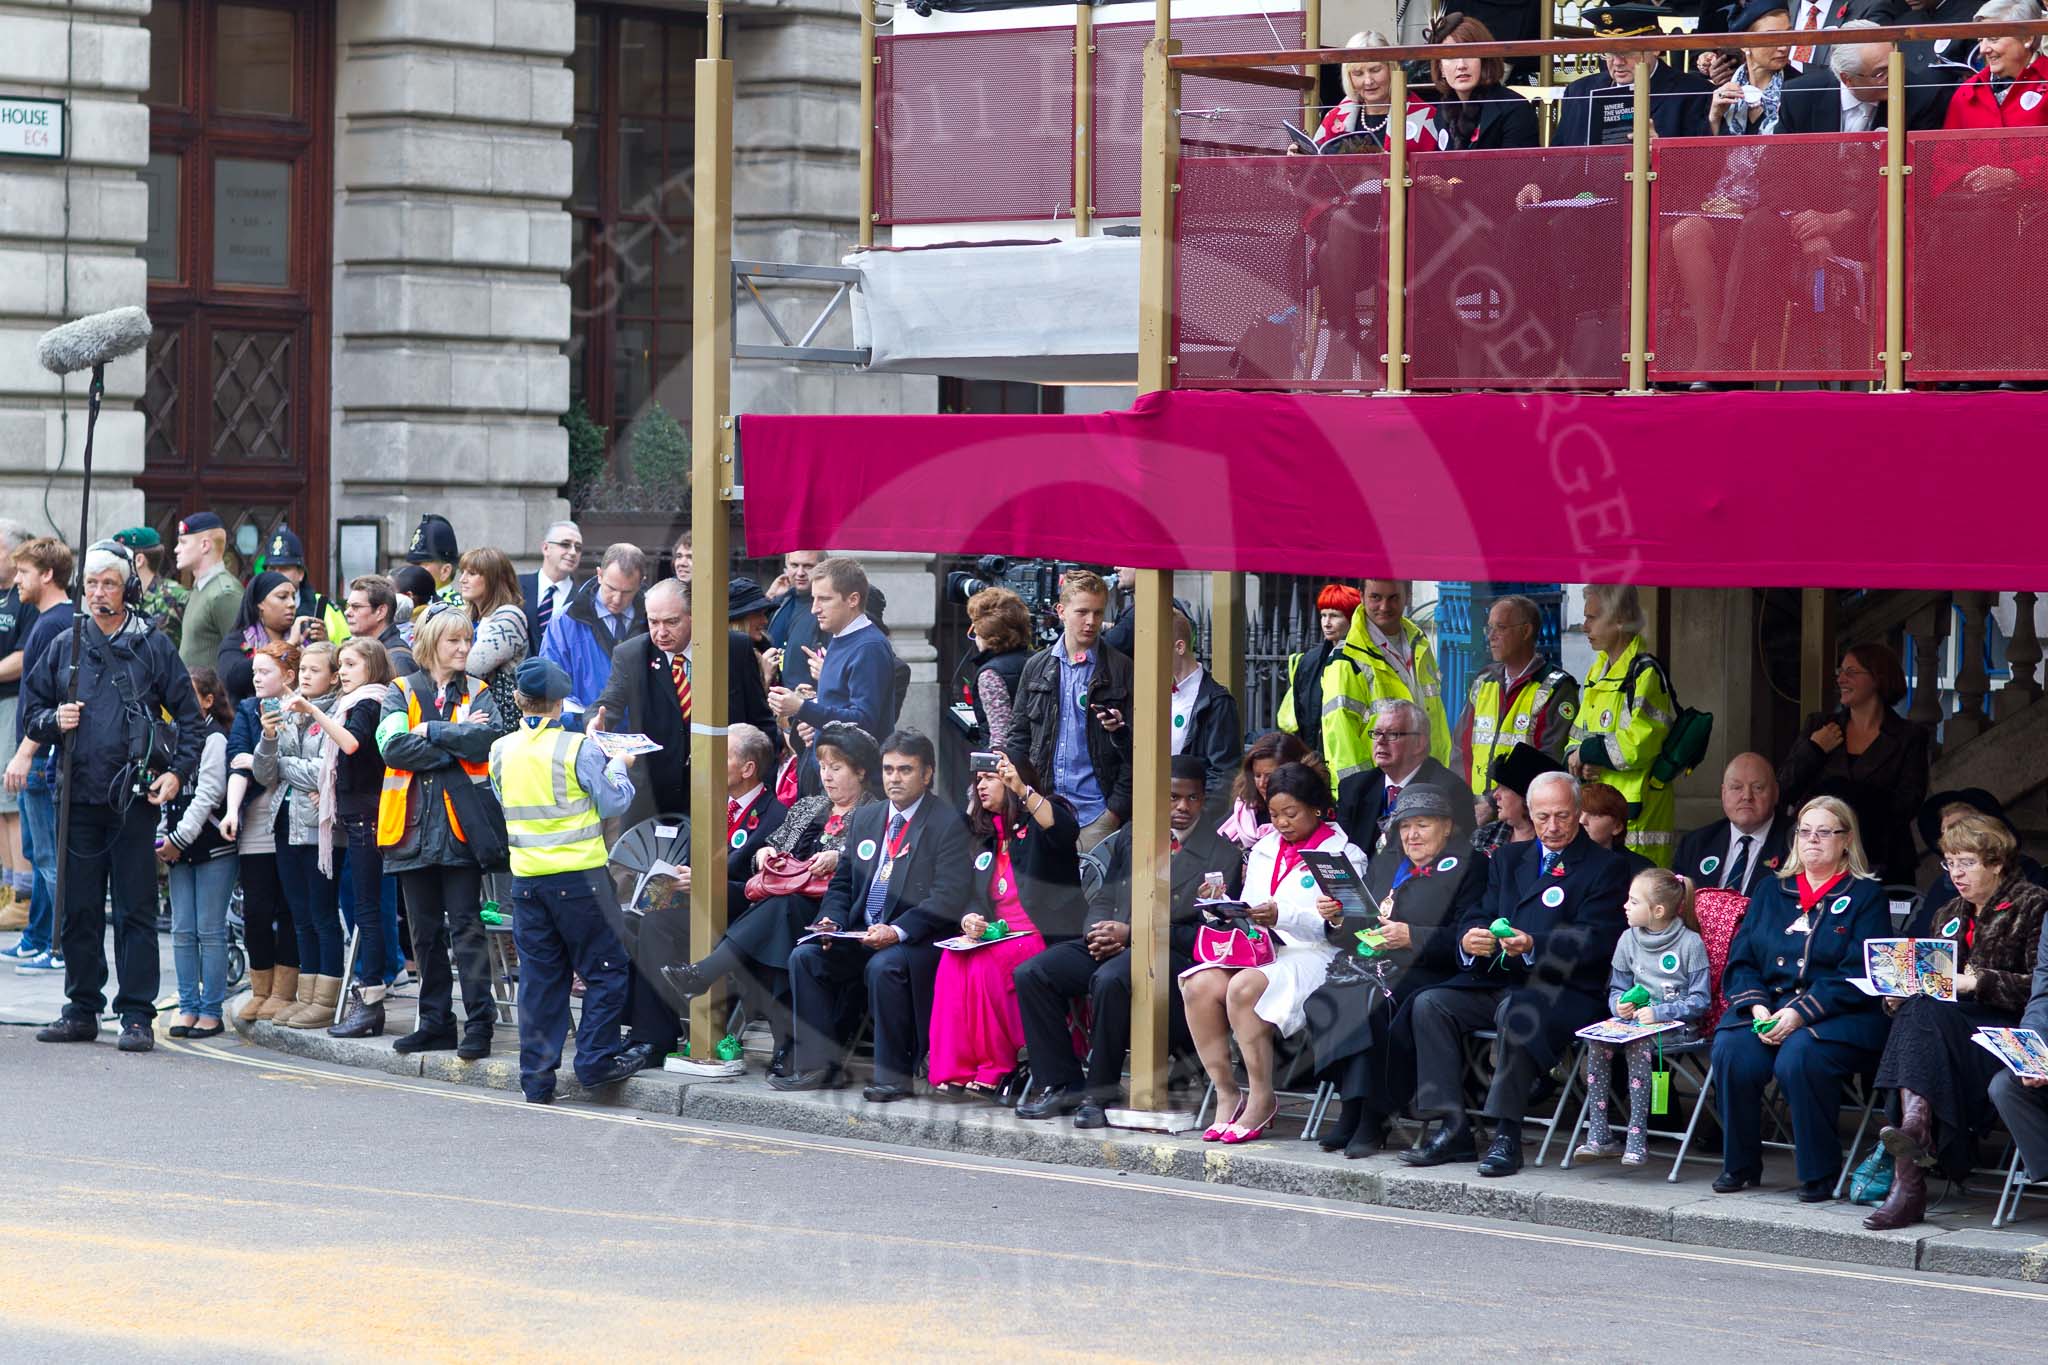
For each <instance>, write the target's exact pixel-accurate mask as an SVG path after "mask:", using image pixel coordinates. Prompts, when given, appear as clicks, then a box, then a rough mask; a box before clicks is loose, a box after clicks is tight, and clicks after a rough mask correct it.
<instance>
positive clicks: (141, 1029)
mask: <svg viewBox="0 0 2048 1365" xmlns="http://www.w3.org/2000/svg"><path fill="white" fill-rule="evenodd" d="M84 583H85V611H84V617H85V619H84V621H82V622H74V624H73V625H72V627H71V629H69V630H67V631H65V632H64V633H63V634H62V635H59V636H58V637H57V638H56V639H55V640H54V641H52V642H51V644H50V647H49V648H48V649H46V650H44V651H43V653H42V655H41V656H40V657H39V658H38V659H37V660H36V663H35V667H34V668H33V669H32V670H31V671H30V672H29V675H28V677H27V678H26V679H24V681H23V683H22V696H21V703H22V705H21V709H22V713H23V715H24V716H25V717H26V720H25V722H24V732H25V733H26V735H27V737H28V738H30V739H33V740H35V741H36V742H37V743H38V744H41V745H44V746H50V745H55V746H57V748H58V750H59V754H58V765H59V771H60V772H62V771H63V767H64V764H65V763H66V762H68V763H69V765H70V786H69V788H68V789H67V797H66V799H68V803H69V807H70V822H69V823H70V828H69V830H68V832H67V837H66V838H65V839H64V840H62V842H63V844H64V848H63V850H62V853H63V858H64V863H63V867H62V877H63V888H64V889H63V901H62V904H60V905H59V906H58V907H57V909H58V913H59V931H58V944H59V947H60V949H61V950H62V952H63V955H64V992H65V994H66V995H67V996H68V997H69V1002H68V1003H67V1004H66V1005H65V1006H64V1013H63V1015H62V1016H61V1017H60V1018H58V1019H57V1020H56V1021H55V1022H54V1023H52V1024H50V1025H49V1026H48V1027H46V1028H44V1029H43V1030H42V1031H41V1032H39V1033H37V1034H36V1040H37V1041H38V1042H44V1043H84V1042H91V1041H93V1040H94V1039H95V1038H97V1037H98V1036H99V1031H100V1026H99V1015H100V1011H101V1009H102V1008H104V1007H105V1005H106V996H105V994H104V988H105V986H106V984H107V954H106V932H107V913H106V905H107V891H108V887H109V884H110V883H111V885H112V889H113V900H114V955H115V959H116V964H117V967H118V971H119V975H120V989H119V991H118V992H117V993H116V994H115V996H114V1010H115V1012H116V1013H117V1014H119V1015H120V1017H121V1038H120V1048H121V1051H123V1052H147V1051H149V1050H150V1049H151V1048H152V1047H154V1046H155V1042H154V1040H153V1038H152V1036H151V1033H150V1021H151V1020H152V1019H154V1018H155V1017H156V1005H155V1001H156V996H157V987H158V984H159V975H160V973H159V961H158V954H157V940H156V854H155V849H154V848H153V847H152V837H153V835H154V834H155V832H156V822H157V813H158V811H157V808H158V807H160V806H162V805H163V804H164V803H165V802H166V801H170V800H172V799H173V798H175V797H176V796H177V794H178V792H179V790H180V789H181V788H183V787H184V786H186V785H187V784H189V783H190V782H191V781H192V774H193V771H194V769H196V768H197V767H198V766H199V750H200V741H201V734H200V716H199V702H198V699H197V698H196V697H194V696H193V693H192V679H191V676H190V675H189V674H188V673H187V672H186V670H185V664H184V662H183V661H182V660H181V659H179V657H178V651H177V649H176V648H175V647H174V646H173V645H172V644H171V641H170V637H168V636H166V635H165V634H163V632H161V631H158V630H153V629H151V627H150V623H149V621H148V620H147V618H145V617H143V616H142V615H140V614H139V613H138V612H136V610H135V606H136V604H137V603H138V602H140V600H141V598H142V580H141V578H139V577H138V576H137V575H136V572H135V558H134V555H133V554H132V553H131V552H130V551H129V549H128V548H127V547H126V546H125V545H122V544H120V543H118V542H116V541H111V540H103V541H101V542H99V543H98V544H96V545H94V546H93V547H92V548H91V549H89V550H87V551H86V553H85V574H84ZM74 661H75V664H76V668H77V673H76V675H75V677H74V675H73V673H72V668H73V666H74ZM166 716H168V717H169V725H168V727H166V726H165V725H164V724H163V719H164V717H166ZM67 748H68V749H69V750H70V752H69V753H68V754H66V753H64V752H62V751H63V750H65V749H67ZM58 821H59V824H60V826H61V825H62V824H63V822H64V810H63V809H62V807H61V806H60V808H59V810H58Z"/></svg>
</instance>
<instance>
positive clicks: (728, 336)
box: [689, 0, 735, 1061]
mask: <svg viewBox="0 0 2048 1365" xmlns="http://www.w3.org/2000/svg"><path fill="white" fill-rule="evenodd" d="M723 11H724V4H723V3H722V0H711V9H710V16H709V28H708V32H707V35H706V41H705V49H704V50H705V52H706V54H707V55H706V56H705V57H704V58H703V59H702V60H701V61H699V62H698V63H697V111H696V112H697V152H696V155H697V163H696V166H695V168H694V171H693V177H694V181H695V187H694V188H695V194H696V200H697V203H696V212H695V217H694V221H693V223H692V231H693V233H694V236H695V240H694V241H693V242H692V243H691V248H692V252H693V259H692V262H691V265H692V277H691V295H692V308H693V314H692V317H691V320H690V437H691V441H690V444H691V463H690V529H691V532H692V534H693V535H694V537H695V541H696V548H697V563H698V564H699V565H701V566H702V570H701V571H700V572H699V573H697V574H695V575H693V576H692V577H691V580H690V620H691V627H692V629H691V638H692V640H693V641H694V644H693V646H692V648H691V651H690V657H691V670H690V721H691V724H690V741H689V742H690V870H691V874H692V875H691V878H690V960H691V961H692V962H701V961H703V959H704V957H705V956H706V955H707V954H708V953H710V951H711V950H712V948H714V947H716V946H717V944H718V941H719V939H721V938H723V937H725V855H726V843H725V795H726V793H725V726H726V696H727V684H728V678H727V673H728V671H729V670H728V669H727V666H726V665H727V660H728V657H729V656H728V654H727V651H726V648H725V632H726V624H725V622H726V605H727V595H726V570H727V568H728V566H729V565H730V563H731V548H732V547H731V541H732V533H731V523H730V521H729V520H728V518H727V513H726V507H727V503H728V502H729V500H730V498H731V497H732V494H733V491H734V478H733V475H734V465H733V453H734V449H735V444H734V439H733V433H734V426H733V418H732V401H731V395H732V63H731V62H729V61H727V60H726V59H725V50H724V49H725V44H724V28H725V24H724V18H725V16H724V12H723ZM722 995H723V993H722V992H717V991H714V992H712V993H711V994H709V995H700V996H697V997H696V998H694V999H693V1000H691V1002H690V1041H691V1044H692V1047H691V1056H693V1057H694V1058H695V1059H697V1060H698V1061H705V1060H709V1059H710V1058H711V1057H712V1055H713V1054H712V1048H713V1047H715V1046H716V1045H717V1043H718V1040H719V1037H720V1035H721V1033H722V1032H723V1029H724V1022H725V1021H724V1015H723V1011H722V1009H721V1008H720V1007H721V1005H722V1004H723V1000H722Z"/></svg>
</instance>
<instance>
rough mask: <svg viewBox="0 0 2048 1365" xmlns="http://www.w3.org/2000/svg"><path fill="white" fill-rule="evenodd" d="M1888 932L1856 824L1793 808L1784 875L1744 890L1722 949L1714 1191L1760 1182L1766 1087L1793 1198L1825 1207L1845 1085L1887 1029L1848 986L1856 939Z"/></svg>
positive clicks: (1820, 809) (1844, 811)
mask: <svg viewBox="0 0 2048 1365" xmlns="http://www.w3.org/2000/svg"><path fill="white" fill-rule="evenodd" d="M1890 932H1891V912H1890V909H1889V906H1888V903H1887V899H1886V896H1885V891H1884V886H1883V885H1882V884H1881V883H1880V882H1879V881H1878V880H1877V879H1876V877H1874V876H1873V875H1872V873H1871V870H1870V863H1869V861H1868V860H1867V859H1866V858H1865V857H1864V854H1863V842H1862V837H1861V834H1860V832H1859V831H1858V829H1857V827H1856V817H1855V815H1854V814H1853V813H1852V812H1851V811H1850V809H1849V806H1848V804H1847V803H1846V802H1844V801H1841V800H1839V799H1837V798H1835V797H1832V796H1817V797H1815V798H1813V799H1812V800H1811V801H1808V802H1807V803H1806V804H1805V805H1804V806H1802V807H1800V809H1799V817H1798V819H1797V821H1796V822H1795V823H1794V826H1793V835H1792V851H1791V853H1789V854H1788V855H1787V856H1786V858H1785V866H1784V868H1783V869H1782V870H1781V871H1780V872H1779V873H1778V874H1777V875H1776V876H1775V877H1771V878H1767V879H1765V880H1764V881H1762V882H1759V883H1757V884H1755V885H1754V886H1753V888H1752V890H1751V894H1750V904H1749V912H1748V914H1746V915H1745V916H1744V917H1743V920H1742V927H1741V928H1740V929H1738V930H1737V931H1736V934H1735V941H1734V943H1733V944H1731V945H1730V946H1729V949H1728V966H1727V969H1726V971H1725V972H1724V973H1723V974H1722V991H1723V993H1724V994H1725V995H1726V996H1727V999H1728V1012H1727V1013H1726V1014H1724V1015H1723V1016H1722V1017H1721V1025H1720V1028H1719V1030H1718V1031H1717V1032H1716V1034H1715V1037H1714V1053H1713V1085H1714V1090H1715V1094H1716V1098H1717V1100H1718V1101H1719V1105H1720V1110H1719V1112H1720V1116H1721V1131H1722V1135H1723V1139H1724V1141H1723V1148H1722V1151H1723V1156H1722V1159H1721V1174H1720V1175H1718V1176H1716V1177H1715V1179H1714V1193H1716V1194H1733V1193H1734V1192H1735V1191H1737V1190H1739V1189H1741V1188H1743V1187H1744V1186H1745V1185H1754V1184H1757V1183H1759V1182H1760V1181H1761V1180H1762V1179H1763V1129H1762V1119H1763V1096H1764V1089H1765V1087H1766V1086H1768V1085H1769V1084H1770V1082H1771V1080H1772V1078H1773V1077H1775V1078H1776V1079H1777V1082H1778V1090H1779V1092H1780V1093H1781V1094H1782V1095H1783V1096H1784V1098H1785V1105H1786V1108H1788V1109H1789V1110H1790V1111H1791V1114H1792V1140H1793V1146H1794V1149H1795V1158H1796V1159H1795V1162H1794V1165H1795V1169H1796V1171H1797V1173H1798V1176H1799V1198H1800V1200H1801V1201H1802V1202H1804V1203H1808V1204H1815V1203H1819V1202H1820V1201H1822V1200H1824V1199H1827V1198H1829V1197H1830V1193H1831V1191H1832V1188H1833V1185H1834V1182H1835V1177H1836V1175H1837V1174H1838V1173H1839V1171H1840V1169H1841V1165H1842V1138H1841V1133H1840V1132H1839V1131H1838V1129H1837V1127H1836V1124H1837V1119H1838V1116H1839V1114H1840V1111H1841V1107H1842V1087H1843V1084H1844V1083H1845V1082H1846V1081H1847V1080H1848V1079H1849V1078H1850V1077H1851V1076H1855V1075H1861V1074H1867V1073H1869V1072H1870V1071H1872V1070H1873V1069H1874V1068H1875V1067H1876V1066H1877V1060H1878V1056H1879V1054H1880V1053H1881V1052H1882V1051H1883V1050H1884V1040H1885V1033H1886V1030H1887V1028H1888V1021H1887V1020H1886V1018H1885V1015H1884V1012H1883V1011H1882V1010H1880V1009H1878V1008H1877V1001H1876V1000H1875V999H1873V998H1871V997H1870V996H1867V995H1864V994H1863V993H1862V992H1861V991H1859V990H1857V988H1856V987H1855V986H1853V985H1851V984H1850V978H1852V977H1859V976H1862V975H1863V941H1864V940H1865V939H1869V938H1883V937H1886V936H1887V935H1889V934H1890ZM1765 1021H1769V1022H1768V1023H1766V1022H1765ZM1759 1026H1761V1027H1759Z"/></svg>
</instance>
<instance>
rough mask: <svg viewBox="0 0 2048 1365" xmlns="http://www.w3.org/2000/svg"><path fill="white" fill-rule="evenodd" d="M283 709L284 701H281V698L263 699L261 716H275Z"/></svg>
mask: <svg viewBox="0 0 2048 1365" xmlns="http://www.w3.org/2000/svg"><path fill="white" fill-rule="evenodd" d="M283 709H284V701H283V700H282V699H281V698H278V697H265V698H264V699H263V714H264V715H266V716H274V715H276V714H277V713H278V712H279V711H282V710H283Z"/></svg>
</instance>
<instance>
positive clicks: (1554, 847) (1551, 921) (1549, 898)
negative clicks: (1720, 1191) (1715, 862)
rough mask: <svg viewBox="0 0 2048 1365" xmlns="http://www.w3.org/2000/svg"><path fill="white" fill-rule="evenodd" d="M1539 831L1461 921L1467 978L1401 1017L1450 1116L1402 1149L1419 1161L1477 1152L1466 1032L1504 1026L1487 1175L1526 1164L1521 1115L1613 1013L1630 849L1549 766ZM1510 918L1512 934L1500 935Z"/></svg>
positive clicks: (1430, 993)
mask: <svg viewBox="0 0 2048 1365" xmlns="http://www.w3.org/2000/svg"><path fill="white" fill-rule="evenodd" d="M1529 818H1530V820H1531V821H1532V822H1533V823H1534V824H1535V826H1536V838H1535V839H1533V840H1531V841H1530V842H1528V843H1523V844H1508V845H1507V846H1505V847H1503V848H1502V849H1500V850H1499V851H1498V852H1496V853H1495V854H1494V855H1493V863H1492V866H1491V867H1490V868H1489V869H1488V871H1487V880H1486V897H1485V899H1484V900H1482V901H1481V902H1480V905H1479V909H1478V911H1477V912H1476V913H1472V914H1469V915H1468V916H1467V917H1466V919H1465V921H1464V922H1463V924H1462V926H1461V931H1460V938H1459V943H1458V947H1459V952H1460V954H1461V955H1462V957H1463V959H1464V962H1465V971H1464V974H1463V975H1461V976H1457V977H1454V978H1453V979H1451V980H1450V981H1448V982H1446V983H1444V984H1443V985H1441V986H1437V987H1435V988H1433V989H1430V990H1426V991H1423V992H1421V993H1420V994H1418V995H1416V996H1415V997H1414V998H1413V999H1411V1000H1410V1001H1409V1002H1408V1004H1407V1005H1406V1006H1404V1007H1403V1008H1402V1010H1401V1013H1400V1016H1399V1017H1397V1018H1396V1019H1395V1021H1394V1035H1393V1039H1392V1046H1394V1047H1396V1048H1400V1047H1403V1046H1407V1045H1410V1041H1411V1040H1412V1046H1413V1048H1414V1054H1415V1076H1416V1087H1415V1104H1414V1108H1415V1112H1416V1113H1417V1114H1420V1115H1422V1116H1423V1117H1424V1118H1425V1119H1427V1118H1430V1117H1432V1116H1434V1117H1437V1118H1440V1119H1441V1120H1442V1121H1443V1122H1442V1127H1441V1128H1439V1129H1438V1131H1437V1133H1436V1136H1434V1137H1431V1138H1427V1139H1426V1140H1424V1141H1421V1142H1418V1143H1417V1144H1416V1145H1415V1146H1414V1147H1412V1148H1410V1149H1409V1150H1407V1151H1405V1152H1403V1153H1401V1160H1402V1161H1404V1162H1406V1163H1407V1164H1408V1165H1410V1166H1440V1165H1442V1164H1444V1163H1445V1162H1448V1161H1470V1160H1472V1159H1473V1157H1475V1156H1477V1155H1478V1150H1477V1146H1476V1144H1475V1143H1474V1141H1473V1136H1472V1129H1471V1125H1470V1122H1469V1121H1468V1120H1467V1118H1466V1116H1465V1037H1466V1035H1467V1034H1470V1033H1472V1032H1474V1031H1476V1030H1478V1029H1488V1028H1490V1029H1493V1030H1495V1031H1497V1032H1498V1033H1499V1035H1500V1038H1499V1041H1498V1042H1497V1043H1495V1045H1494V1047H1495V1054H1494V1056H1495V1062H1494V1070H1493V1082H1492V1084H1491V1086H1490V1087H1489V1088H1488V1090H1487V1093H1486V1104H1485V1106H1484V1107H1483V1108H1482V1109H1481V1111H1480V1112H1481V1113H1482V1114H1484V1115H1485V1117H1487V1118H1489V1119H1491V1120H1493V1125H1494V1132H1493V1142H1492V1145H1491V1146H1489V1147H1488V1148H1487V1149H1486V1155H1485V1156H1484V1157H1483V1158H1481V1159H1480V1162H1479V1174H1481V1175H1486V1176H1503V1175H1513V1174H1514V1173H1515V1172H1516V1171H1519V1170H1520V1169H1522V1117H1523V1115H1524V1113H1525V1112H1526V1111H1527V1109H1528V1107H1529V1097H1530V1092H1531V1091H1532V1090H1534V1088H1535V1086H1536V1083H1537V1081H1538V1080H1539V1079H1540V1078H1541V1077H1542V1076H1543V1074H1544V1073H1545V1072H1547V1071H1549V1070H1550V1068H1551V1067H1552V1066H1553V1065H1555V1063H1556V1061H1557V1059H1558V1057H1559V1056H1561V1055H1563V1053H1564V1051H1565V1049H1567V1048H1568V1047H1569V1046H1570V1044H1571V1037H1572V1035H1573V1034H1574V1033H1575V1032H1577V1031H1578V1030H1579V1029H1582V1028H1584V1027H1585V1026H1586V1025H1587V1024H1590V1023H1592V1022H1593V1021H1595V1020H1597V1019H1601V1018H1605V1017H1606V1014H1607V972H1608V966H1609V963H1610V962H1611V960H1612V959H1613V956H1614V945H1615V943H1616V942H1617V941H1619V939H1620V938H1621V932H1622V930H1623V928H1624V927H1626V921H1625V920H1624V919H1623V916H1622V902H1623V901H1624V900H1625V899H1626V898H1627V896H1628V877H1627V873H1626V869H1625V868H1624V865H1623V863H1622V861H1621V858H1620V856H1619V855H1617V854H1614V853H1610V852H1609V851H1608V850H1606V849H1604V848H1602V847H1600V845H1598V844H1596V843H1594V842H1593V840H1592V839H1591V838H1590V837H1588V836H1587V835H1586V833H1585V832H1584V831H1583V830H1581V829H1580V828H1579V786H1578V783H1577V782H1576V781H1575V780H1573V779H1572V778H1571V777H1569V776H1568V775H1566V774H1564V773H1545V774H1544V775H1543V776H1541V777H1539V778H1537V779H1536V780H1535V781H1534V782H1533V783H1531V784H1530V786H1529ZM1500 920H1506V921H1507V922H1508V924H1509V925H1511V926H1513V933H1512V934H1510V935H1509V936H1508V937H1506V938H1498V937H1496V936H1495V935H1494V933H1493V931H1492V929H1491V927H1490V926H1492V925H1493V924H1495V923H1497V922H1498V921H1500Z"/></svg>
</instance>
